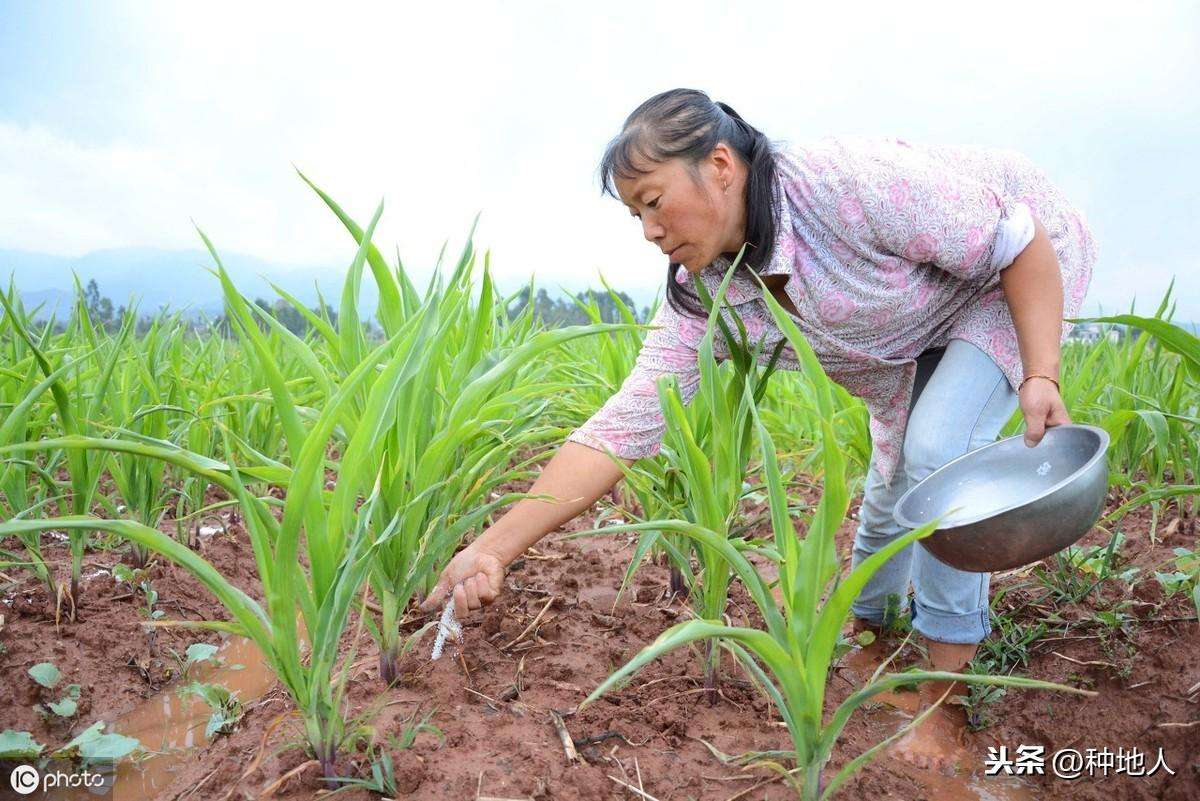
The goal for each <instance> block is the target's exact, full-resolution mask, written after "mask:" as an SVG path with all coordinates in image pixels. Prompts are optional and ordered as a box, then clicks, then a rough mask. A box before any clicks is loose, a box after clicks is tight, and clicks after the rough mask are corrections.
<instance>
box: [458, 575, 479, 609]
mask: <svg viewBox="0 0 1200 801" xmlns="http://www.w3.org/2000/svg"><path fill="white" fill-rule="evenodd" d="M462 584H463V591H464V592H465V593H466V596H467V609H478V608H479V607H480V606H481V604H480V603H479V588H478V587H477V586H476V584H475V577H474V576H471V577H469V578H466V579H464V580H463V583H462Z"/></svg>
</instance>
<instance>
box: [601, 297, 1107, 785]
mask: <svg viewBox="0 0 1200 801" xmlns="http://www.w3.org/2000/svg"><path fill="white" fill-rule="evenodd" d="M764 297H766V298H767V300H766V302H767V304H768V307H769V308H770V309H771V312H772V315H773V316H774V318H775V321H776V323H777V324H778V325H779V327H780V330H781V331H783V332H784V334H785V336H786V338H787V341H788V342H789V343H790V345H791V347H792V349H793V351H794V352H795V353H796V354H797V355H798V357H799V361H800V364H801V366H802V370H803V373H804V375H805V376H806V378H807V379H808V380H809V381H810V382H812V385H813V386H814V388H816V393H815V395H816V399H817V403H818V408H819V409H820V411H821V413H822V422H821V427H822V435H823V436H822V441H821V452H822V463H823V473H824V475H823V487H824V493H823V495H822V497H821V500H820V502H819V504H818V505H817V508H816V510H815V511H814V513H813V515H812V517H811V519H810V521H809V526H808V531H807V533H806V534H805V536H804V537H803V538H800V537H798V536H797V534H796V531H795V529H794V527H793V524H792V519H791V517H790V515H789V514H788V506H787V498H786V495H785V490H784V485H783V481H782V476H781V472H780V468H779V464H778V460H777V456H776V452H775V446H774V442H773V440H772V438H771V435H770V433H769V432H768V431H767V429H766V427H765V425H764V424H763V419H762V416H761V415H760V414H759V412H758V409H757V405H756V404H755V403H753V402H750V403H748V408H749V413H750V416H751V418H752V420H753V424H754V425H755V427H756V429H757V432H758V436H759V441H760V445H761V451H762V461H763V473H764V475H765V479H766V485H767V489H768V496H769V501H770V507H771V527H772V531H773V534H774V547H773V549H758V552H759V553H761V554H764V555H767V556H769V557H770V558H772V559H773V561H775V563H776V566H777V567H778V573H779V579H778V591H779V595H780V601H779V602H777V601H776V600H775V598H774V597H773V595H772V593H771V589H770V586H769V584H768V582H767V581H766V580H765V579H764V578H763V577H762V576H761V575H760V574H759V573H758V572H757V570H756V569H755V567H754V565H753V564H752V563H751V562H750V561H749V560H748V559H747V558H746V552H747V551H748V550H749V549H748V548H747V546H745V545H744V544H739V543H738V542H737V541H736V540H730V539H728V538H726V537H725V536H723V534H722V533H721V532H720V531H715V530H713V529H711V528H709V527H708V526H706V525H703V524H701V523H696V522H691V521H686V520H670V521H654V522H652V523H639V524H632V525H628V526H613V527H609V528H608V529H606V531H620V530H630V531H635V530H644V529H647V528H649V527H651V526H653V527H657V528H660V529H662V528H672V529H674V530H676V531H678V532H680V533H682V534H684V535H686V536H688V537H689V538H691V539H693V540H695V541H697V542H702V543H704V544H705V546H707V547H708V548H711V549H712V550H713V551H715V552H717V553H719V554H720V555H721V556H722V557H723V558H724V559H725V560H726V562H727V563H728V565H729V568H730V569H731V570H732V571H733V572H734V573H735V574H736V575H737V577H738V578H739V579H740V580H741V582H742V583H743V585H744V586H745V588H746V590H747V592H748V593H749V595H750V597H751V598H752V599H753V601H754V604H755V606H757V608H758V611H759V612H760V613H761V615H762V619H763V622H764V627H765V629H755V628H747V627H738V626H730V625H725V624H724V623H723V622H722V621H721V620H720V619H717V618H713V619H707V620H689V621H686V622H683V623H680V624H678V625H675V626H672V627H671V628H670V629H668V630H667V631H665V632H663V634H661V635H660V636H659V637H658V638H657V639H656V640H655V641H654V642H653V643H651V644H650V645H648V646H646V647H645V648H644V649H642V651H641V652H640V653H638V654H637V656H635V657H634V658H633V659H632V660H630V661H629V662H628V663H627V664H625V665H624V666H622V667H621V668H620V669H618V670H617V671H616V672H615V673H613V674H612V675H611V676H609V677H608V678H607V679H605V680H604V681H603V682H602V683H601V684H600V686H598V687H597V688H596V689H595V690H594V691H592V693H591V694H589V695H588V697H587V698H586V699H585V700H584V701H583V703H581V704H580V708H583V707H584V706H586V705H587V704H590V703H591V702H593V701H594V700H595V699H596V698H598V697H599V696H600V695H602V694H604V693H605V692H608V691H609V690H610V689H613V688H614V687H616V686H618V685H620V684H621V683H623V682H625V681H626V680H627V679H628V678H629V677H630V676H631V675H632V674H633V673H634V672H636V671H637V670H638V669H640V668H641V667H642V666H643V665H645V664H647V663H648V662H650V661H652V660H654V659H656V658H658V657H659V656H662V655H663V654H665V653H667V652H669V651H672V650H674V649H676V648H680V647H683V646H685V645H688V644H689V643H693V642H700V641H712V640H716V641H717V642H719V643H720V644H721V646H722V647H724V648H725V649H726V650H728V651H729V652H730V653H731V654H732V655H733V656H734V657H735V658H736V659H737V660H738V661H739V662H740V663H741V665H742V667H743V668H744V669H745V670H746V672H747V673H748V675H749V676H750V677H751V678H752V679H753V680H754V681H755V683H756V684H757V685H758V686H759V687H760V688H761V689H762V690H763V691H764V692H765V693H766V695H767V697H768V698H769V699H770V700H771V702H772V704H773V705H774V706H775V708H776V710H777V711H778V712H779V714H780V715H781V716H782V717H783V720H784V723H785V724H786V726H787V729H788V733H789V735H790V738H791V746H792V747H791V749H790V750H789V751H788V752H786V753H787V755H788V756H789V757H790V758H791V759H792V760H793V761H794V762H795V764H796V767H795V768H794V769H792V770H788V769H786V768H784V767H783V766H780V765H778V764H777V763H770V762H768V763H767V764H770V765H772V766H773V767H775V768H776V769H778V770H780V771H781V772H783V773H784V774H785V775H786V776H787V777H788V779H789V781H791V782H792V784H793V787H794V788H795V790H796V792H797V793H798V794H799V795H800V796H801V797H802V798H805V799H818V798H828V797H829V796H831V795H832V794H833V793H834V792H835V791H836V790H837V788H838V786H839V785H840V784H841V783H842V782H843V781H845V779H846V778H847V777H849V776H850V775H851V774H852V773H853V772H854V771H855V770H857V769H858V768H859V767H861V766H862V765H863V764H865V763H866V762H867V761H868V760H870V759H871V758H872V757H874V756H875V755H876V754H878V753H879V751H880V750H881V749H882V748H883V747H884V746H885V745H886V744H887V743H888V742H890V741H891V740H892V739H894V737H896V736H899V734H900V733H899V732H898V733H897V734H896V735H893V737H892V738H889V739H888V740H884V741H883V742H881V743H879V744H877V745H875V746H873V747H872V748H870V749H868V750H867V751H865V752H864V753H863V754H861V755H859V756H858V757H856V758H855V759H853V760H851V761H850V762H849V763H847V764H846V765H845V767H843V768H842V769H841V770H840V771H839V772H838V773H837V774H836V775H835V776H834V777H833V778H832V780H831V781H829V782H828V784H825V783H824V782H823V781H822V768H823V767H824V766H825V764H826V763H827V762H828V760H829V757H830V754H831V753H832V750H833V747H834V744H835V743H836V742H837V738H838V736H839V735H840V734H841V732H842V730H843V728H844V727H845V725H846V722H847V721H848V719H849V717H850V715H851V714H852V713H853V712H854V711H855V710H856V709H858V708H859V707H860V706H862V705H863V704H864V703H865V702H867V701H869V700H870V699H872V698H873V697H875V696H876V695H878V694H879V693H881V692H885V691H888V690H892V689H894V688H896V687H897V686H899V685H901V684H909V683H912V682H919V681H962V682H964V683H967V684H990V685H999V686H1005V687H1029V688H1041V689H1054V690H1060V691H1065V692H1075V693H1081V694H1093V693H1088V692H1087V691H1083V690H1076V689H1074V688H1071V687H1065V686H1062V685H1055V684H1049V683H1047V682H1039V681H1035V680H1032V679H1026V678H1022V677H1009V676H980V675H964V674H958V673H950V672H944V671H906V672H903V673H898V674H889V675H883V676H881V675H880V673H881V672H882V668H880V670H878V671H876V674H875V675H874V676H873V677H872V678H871V680H870V682H869V683H868V684H867V685H866V686H864V687H862V688H861V689H859V690H857V691H856V692H854V693H852V694H851V695H850V697H849V698H847V699H846V700H845V701H844V702H843V703H842V704H840V705H839V706H838V707H837V708H836V709H835V710H834V711H833V713H832V714H831V715H829V716H828V717H826V715H825V711H824V706H825V689H826V681H827V679H828V675H829V670H830V665H831V663H832V660H833V657H834V651H835V648H836V646H837V642H838V638H839V634H840V632H841V630H842V627H843V626H844V624H845V622H846V620H847V619H848V618H849V615H850V605H851V603H852V602H853V601H854V598H855V597H856V596H857V595H858V593H859V592H860V591H861V590H862V588H863V587H864V586H865V585H866V583H867V581H868V580H869V579H870V577H871V576H872V575H873V574H874V573H875V571H877V570H878V569H879V568H880V566H882V565H883V564H884V563H885V562H886V561H887V560H888V559H890V558H891V557H892V556H893V555H894V554H895V553H897V552H898V551H900V550H901V549H902V548H905V547H908V546H909V545H911V544H912V543H914V542H916V541H917V540H919V539H921V538H923V537H926V536H928V535H929V534H931V533H932V532H933V530H934V529H935V527H936V525H937V521H934V522H931V523H929V524H927V525H925V526H922V527H921V528H918V529H915V530H913V531H910V532H908V533H906V534H904V535H901V536H899V537H897V538H896V539H895V540H894V541H893V542H891V543H889V544H888V545H887V546H886V547H884V548H882V549H880V550H879V551H878V552H877V553H875V554H873V555H872V556H871V557H870V558H868V559H866V560H864V561H863V563H862V564H860V565H859V566H858V567H857V568H855V569H854V570H853V571H852V572H851V573H850V574H849V575H847V576H844V577H839V575H838V560H837V555H836V552H835V550H834V535H835V533H836V531H837V529H838V527H839V525H840V524H841V523H842V521H843V519H844V517H845V513H846V509H847V507H848V505H849V493H848V492H847V486H846V479H845V469H846V466H845V457H844V456H843V455H842V453H841V450H840V448H839V447H838V445H837V439H836V437H835V435H834V431H833V427H832V424H831V421H832V419H833V416H834V409H835V407H834V403H833V398H832V392H831V390H830V388H829V380H828V378H827V377H826V376H825V374H824V371H823V370H822V369H821V367H820V364H819V363H818V361H817V359H816V356H815V354H814V353H813V352H812V350H811V348H810V347H809V346H808V343H807V342H806V341H805V340H804V338H803V336H802V335H801V334H800V332H799V330H798V329H797V328H796V326H795V324H794V323H793V322H792V321H791V320H790V319H789V318H788V316H787V315H786V313H785V312H784V311H783V310H782V308H780V307H779V305H778V303H777V302H775V301H774V299H773V298H771V297H770V296H769V295H768V294H766V293H764ZM663 380H664V381H667V380H669V379H663ZM743 392H744V393H745V394H746V395H747V396H749V395H750V392H751V385H750V384H746V385H744V386H743ZM698 466H699V467H702V468H703V469H704V471H705V472H707V470H708V466H707V465H698ZM689 478H690V479H692V480H694V481H695V480H701V481H702V480H703V479H702V478H699V477H697V476H689ZM932 709H933V707H931V708H930V709H928V710H926V712H925V713H924V714H923V715H921V716H919V717H918V718H916V719H915V720H914V721H913V723H912V724H911V725H916V724H917V723H919V722H920V720H922V719H923V717H924V715H925V714H929V713H930V712H931V711H932ZM794 773H798V774H799V778H793V774H794Z"/></svg>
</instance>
